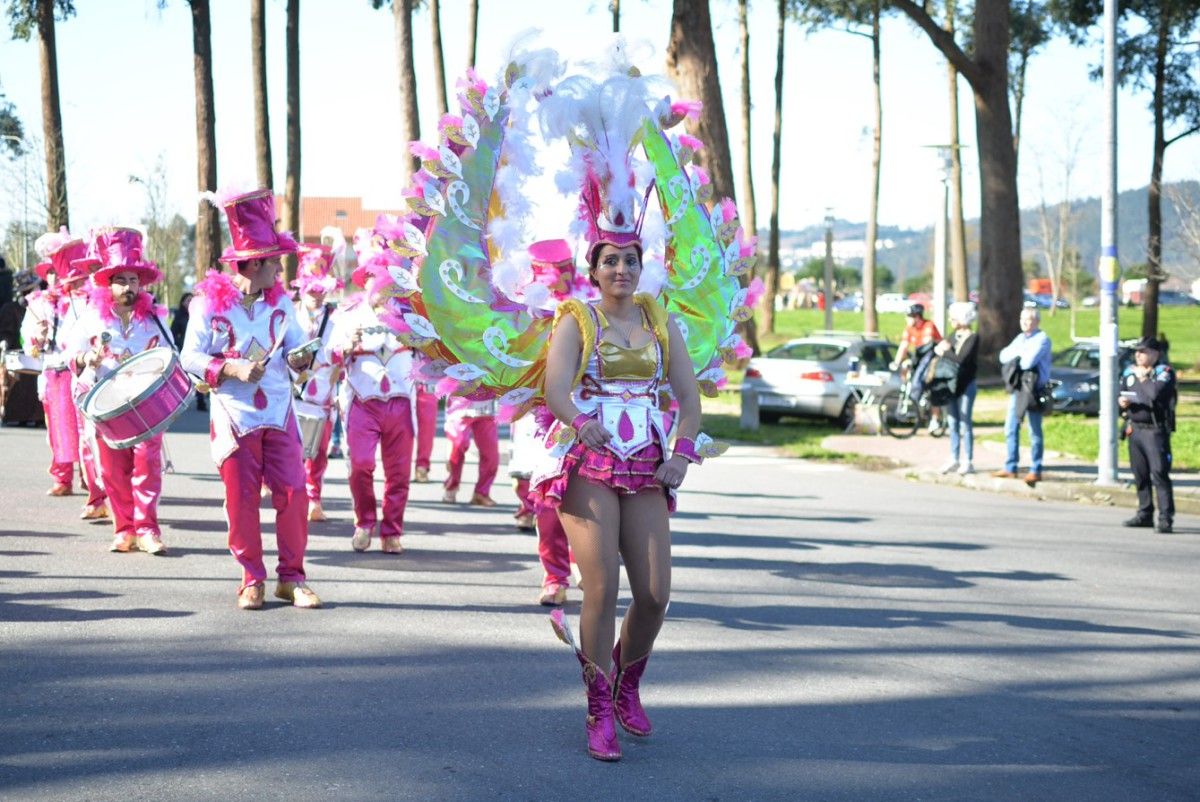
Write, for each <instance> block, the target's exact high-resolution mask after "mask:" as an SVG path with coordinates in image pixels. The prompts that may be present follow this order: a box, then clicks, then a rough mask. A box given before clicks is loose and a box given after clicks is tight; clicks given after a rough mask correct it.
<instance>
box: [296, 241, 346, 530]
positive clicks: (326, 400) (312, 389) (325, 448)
mask: <svg viewBox="0 0 1200 802" xmlns="http://www.w3.org/2000/svg"><path fill="white" fill-rule="evenodd" d="M298 247H299V254H300V258H299V264H298V265H297V268H296V280H295V281H293V282H292V286H293V287H295V288H296V290H297V291H298V292H299V293H300V300H299V301H297V302H296V317H297V319H298V320H299V321H300V328H301V329H303V330H304V333H305V335H306V336H307V337H308V338H309V339H315V340H318V341H319V342H320V343H321V345H322V348H321V350H320V351H318V352H317V357H316V359H315V360H314V361H313V365H312V367H311V368H309V369H308V370H306V371H303V372H300V373H297V374H295V376H294V378H295V384H296V398H295V401H294V406H295V409H296V421H297V423H298V424H299V426H300V442H301V444H302V445H303V446H304V476H305V485H306V488H307V491H308V520H309V522H310V523H314V522H319V521H325V520H327V518H326V516H325V511H324V510H323V509H322V508H321V484H322V481H323V479H324V478H325V469H326V468H327V467H329V438H330V436H331V435H332V434H333V417H334V410H335V405H336V403H337V382H338V377H339V376H340V375H341V372H342V360H341V355H340V354H337V353H335V352H332V351H330V350H329V349H328V348H327V347H324V346H326V344H327V343H328V342H329V340H330V337H331V335H332V334H333V327H334V318H335V317H336V309H337V304H335V303H333V302H332V301H330V300H328V299H329V296H330V295H332V294H333V293H334V292H336V291H337V290H339V289H341V288H342V281H341V279H339V278H338V277H337V276H335V275H334V274H333V249H332V248H330V247H329V246H328V245H307V244H303V243H301V244H300V245H299V246H298Z"/></svg>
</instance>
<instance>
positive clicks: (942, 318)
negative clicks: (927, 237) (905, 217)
mask: <svg viewBox="0 0 1200 802" xmlns="http://www.w3.org/2000/svg"><path fill="white" fill-rule="evenodd" d="M937 153H938V159H939V161H940V162H941V167H940V169H939V171H938V173H939V176H940V180H941V184H942V192H941V195H942V208H941V210H940V211H939V212H938V217H937V224H936V225H935V226H934V229H933V230H934V236H933V239H934V252H933V323H934V325H936V326H937V328H938V331H940V332H945V331H946V246H947V244H948V238H947V236H946V232H947V229H948V228H949V216H950V167H951V162H950V148H948V147H946V148H938V150H937Z"/></svg>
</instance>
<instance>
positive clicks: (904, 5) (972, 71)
mask: <svg viewBox="0 0 1200 802" xmlns="http://www.w3.org/2000/svg"><path fill="white" fill-rule="evenodd" d="M890 2H891V5H892V7H893V8H898V9H900V10H901V11H903V12H904V13H905V14H907V15H908V18H909V19H911V20H912V21H913V22H915V23H916V24H917V27H919V28H920V29H921V30H923V31H925V33H926V35H928V36H929V39H930V40H931V41H932V42H933V45H934V47H936V48H937V49H938V50H940V51H942V55H944V56H945V57H946V59H947V60H948V61H949V62H950V63H951V64H953V65H954V66H955V68H956V69H957V70H958V72H959V74H960V75H962V77H964V78H966V79H967V81H968V82H969V83H970V84H971V86H972V87H978V86H979V85H980V84H981V83H982V81H983V72H982V71H981V70H980V68H979V65H978V64H976V63H975V62H974V61H972V60H971V59H970V58H969V57H968V56H967V54H966V53H964V52H963V50H962V48H961V47H959V46H958V43H957V42H955V41H954V36H953V35H952V34H951V33H950V32H948V31H947V30H945V29H944V28H942V26H941V25H939V24H938V23H937V21H936V20H934V19H933V17H931V16H929V14H928V13H927V12H926V11H925V9H923V8H922V7H921V6H918V5H917V4H916V3H914V2H912V0H890Z"/></svg>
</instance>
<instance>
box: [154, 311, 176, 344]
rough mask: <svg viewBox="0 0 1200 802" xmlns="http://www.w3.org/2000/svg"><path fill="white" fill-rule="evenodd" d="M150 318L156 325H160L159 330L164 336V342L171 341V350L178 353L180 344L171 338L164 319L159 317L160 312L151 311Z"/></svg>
mask: <svg viewBox="0 0 1200 802" xmlns="http://www.w3.org/2000/svg"><path fill="white" fill-rule="evenodd" d="M150 319H151V320H153V321H154V325H155V326H158V332H159V334H161V335H162V336H163V342H164V343H170V344H171V350H172V351H174V352H175V353H177V354H178V353H179V345H178V344H177V343H176V342H175V340H173V339H171V335H170V334H167V330H166V329H165V328H163V324H162V321H161V320H159V319H158V314H157V313H156V312H153V311H152V312H151V313H150Z"/></svg>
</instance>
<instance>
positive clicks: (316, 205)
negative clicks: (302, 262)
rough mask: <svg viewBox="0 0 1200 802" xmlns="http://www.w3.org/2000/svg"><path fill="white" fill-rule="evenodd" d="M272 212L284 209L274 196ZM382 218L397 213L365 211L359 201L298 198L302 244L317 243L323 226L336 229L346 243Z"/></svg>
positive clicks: (394, 210) (280, 199)
mask: <svg viewBox="0 0 1200 802" xmlns="http://www.w3.org/2000/svg"><path fill="white" fill-rule="evenodd" d="M275 208H276V209H279V210H282V209H283V198H282V197H279V196H277V197H276V199H275ZM381 214H399V211H398V210H396V209H364V208H363V205H362V198H349V197H345V198H342V197H330V198H310V197H301V198H300V236H299V237H297V239H299V240H300V241H301V242H320V241H321V229H323V228H325V227H326V226H336V227H337V228H339V229H341V232H342V235H343V236H344V237H345V238H346V241H347V242H349V241H351V240H353V239H354V232H355V231H356V230H357V229H360V228H371V227H372V226H374V225H375V218H376V217H378V216H379V215H381Z"/></svg>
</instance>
